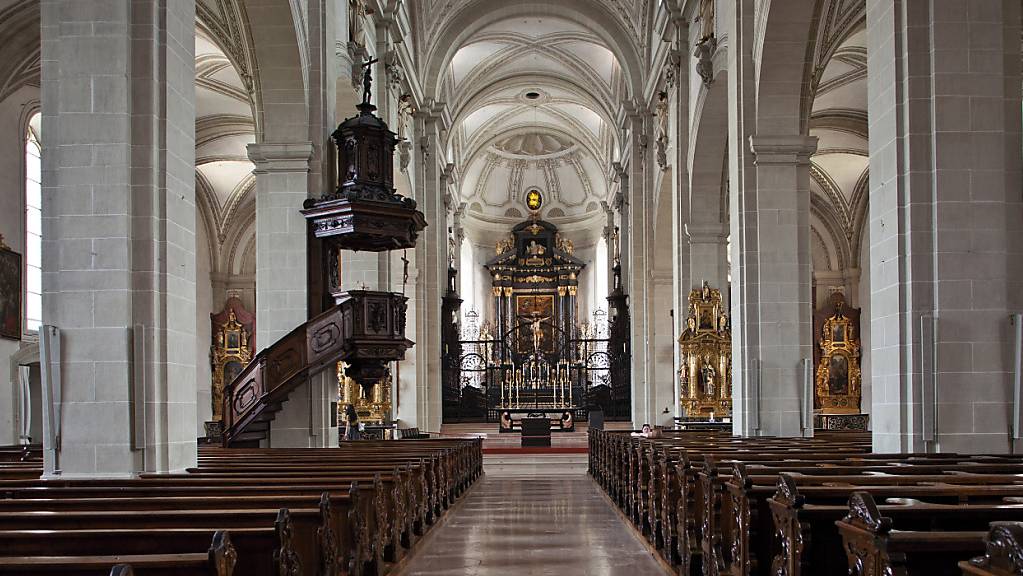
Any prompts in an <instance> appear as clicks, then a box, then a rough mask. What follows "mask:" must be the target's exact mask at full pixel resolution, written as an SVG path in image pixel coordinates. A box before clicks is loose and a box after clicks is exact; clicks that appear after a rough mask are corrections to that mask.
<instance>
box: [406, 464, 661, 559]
mask: <svg viewBox="0 0 1023 576" xmlns="http://www.w3.org/2000/svg"><path fill="white" fill-rule="evenodd" d="M422 544H423V546H420V547H417V550H416V552H415V555H414V557H413V558H411V559H410V561H409V563H408V565H407V566H406V568H405V569H404V570H402V571H401V572H399V573H400V574H402V575H405V576H432V575H441V574H443V575H459V574H465V575H469V574H471V575H473V576H490V575H502V576H507V575H509V574H515V575H516V576H523V575H527V574H550V575H552V576H553V575H557V576H573V575H577V574H578V575H588V576H615V575H626V574H627V575H629V576H646V575H659V574H665V573H666V572H665V571H664V570H663V569H662V568H661V566H660V564H659V563H658V562H657V561H656V560H655V559H654V557H653V556H652V555H651V554H650V553H649V552H647V549H646V548H645V547H644V545H643V544H642V543H641V542H640V541H639V540H638V539H637V538H636V536H635V535H634V534H633V532H631V530H630V529H629V528H628V527H627V526H626V525H625V524H624V523H623V521H622V520H621V518H619V517H618V515H617V514H616V513H615V511H614V510H613V509H612V508H611V506H610V504H609V503H608V502H607V500H605V499H604V497H603V496H602V495H601V493H600V492H599V489H598V487H597V486H596V484H595V483H594V482H593V481H592V480H591V479H590V477H589V476H587V475H585V474H578V473H576V474H564V475H559V476H535V477H523V476H514V477H508V476H494V475H487V476H484V478H483V479H481V480H480V482H479V485H477V486H476V487H474V488H473V489H472V490H471V491H470V493H469V494H468V495H467V496H466V497H465V500H464V501H463V502H460V503H459V504H458V507H457V508H456V509H455V510H454V511H453V512H452V513H451V514H450V516H449V517H448V518H447V519H446V522H445V524H444V525H443V526H441V527H440V528H439V529H438V530H436V531H435V532H434V533H431V534H430V536H429V537H428V540H427V541H426V542H423V543H422Z"/></svg>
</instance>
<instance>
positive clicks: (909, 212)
mask: <svg viewBox="0 0 1023 576" xmlns="http://www.w3.org/2000/svg"><path fill="white" fill-rule="evenodd" d="M867 42H868V50H867V52H868V95H869V99H868V102H869V108H868V111H869V121H870V197H869V198H870V204H869V205H870V225H869V242H870V271H869V278H870V302H869V306H870V311H871V324H870V328H869V329H870V346H871V350H870V354H872V360H871V372H872V374H871V376H872V378H871V383H872V386H873V395H872V396H873V398H872V404H873V417H872V420H873V434H874V449H875V450H878V451H885V452H899V451H922V450H935V451H938V450H940V451H956V452H1002V451H1008V450H1009V449H1010V440H1009V438H1010V436H1009V431H1010V421H1009V420H1010V415H1011V413H1012V411H1011V407H1010V404H1011V402H1012V388H1011V371H1012V369H1013V367H1012V359H1013V356H1012V352H1013V351H1012V346H1013V342H1012V336H1011V335H1012V329H1011V327H1010V322H1009V314H1010V313H1013V312H1019V311H1021V310H1023V284H1021V281H1023V264H1021V263H1023V254H1021V250H1023V223H1021V218H1023V207H1021V204H1020V189H1021V180H1020V164H1021V160H1020V149H1021V141H1020V123H1021V119H1020V3H1019V1H1018V0H992V1H989V2H974V1H969V0H949V1H947V2H942V3H940V5H937V4H934V3H929V2H914V1H912V0H896V1H894V2H892V1H890V0H889V1H884V0H868V2H867Z"/></svg>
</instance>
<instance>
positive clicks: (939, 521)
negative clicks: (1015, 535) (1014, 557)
mask: <svg viewBox="0 0 1023 576" xmlns="http://www.w3.org/2000/svg"><path fill="white" fill-rule="evenodd" d="M902 508H903V510H899V507H892V506H880V507H879V506H878V505H877V504H876V503H875V501H874V498H873V497H872V496H871V495H870V494H869V493H867V492H853V494H852V496H851V497H850V499H849V506H848V514H847V515H846V516H845V518H843V519H842V520H839V521H837V522H836V525H837V526H838V530H839V532H840V533H841V535H842V542H843V548H844V549H845V552H846V556H847V558H848V569H849V573H850V574H900V575H905V576H925V575H926V576H958V575H959V574H960V573H961V572H960V563H959V562H960V559H962V558H964V557H969V556H972V555H974V554H978V553H984V552H985V550H986V545H985V537H986V536H987V535H988V532H987V530H972V529H973V528H979V527H987V526H988V520H999V519H1004V518H1005V517H1006V516H1009V517H1012V516H1015V517H1016V518H1023V514H1021V513H1020V510H1019V509H1018V508H1015V506H1009V507H1001V506H985V505H981V506H969V507H965V508H963V507H956V506H940V505H932V504H923V503H920V504H916V503H912V504H906V505H905V506H903V507H902ZM1006 508H1008V511H1007V510H1005V509H1006ZM910 512H912V514H909V513H910ZM1006 512H1008V513H1006ZM895 514H898V515H897V516H896V515H895ZM910 516H920V518H911V517H910ZM913 520H916V521H917V522H918V523H923V524H928V523H929V524H930V525H931V526H935V525H938V526H939V527H941V528H946V527H947V529H938V530H933V529H932V530H928V529H915V530H914V529H909V530H905V529H901V526H904V525H908V524H912V523H913ZM895 526H900V529H898V530H896V529H894V527H895ZM1010 573H1011V572H1010Z"/></svg>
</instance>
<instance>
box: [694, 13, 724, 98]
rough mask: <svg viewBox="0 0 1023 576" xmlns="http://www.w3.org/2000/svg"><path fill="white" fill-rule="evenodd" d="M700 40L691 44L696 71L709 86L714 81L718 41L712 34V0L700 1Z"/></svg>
mask: <svg viewBox="0 0 1023 576" xmlns="http://www.w3.org/2000/svg"><path fill="white" fill-rule="evenodd" d="M699 18H700V40H699V41H698V42H697V43H696V45H695V46H693V56H694V57H695V58H696V73H697V74H699V75H700V78H701V79H703V83H704V84H706V85H707V86H710V84H711V83H712V82H714V61H713V55H714V49H715V48H717V45H718V41H717V38H716V37H715V36H714V0H702V1H701V2H700V16H699Z"/></svg>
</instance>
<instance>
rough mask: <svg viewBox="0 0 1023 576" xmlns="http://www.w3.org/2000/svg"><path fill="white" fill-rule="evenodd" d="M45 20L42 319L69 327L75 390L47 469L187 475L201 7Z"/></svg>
mask: <svg viewBox="0 0 1023 576" xmlns="http://www.w3.org/2000/svg"><path fill="white" fill-rule="evenodd" d="M41 9H42V84H43V85H42V99H43V102H42V108H43V130H44V132H45V133H46V134H47V137H46V150H45V151H44V154H43V238H44V242H43V322H44V324H46V325H49V326H54V327H56V328H57V329H58V330H59V331H60V342H61V344H60V345H61V356H60V358H59V362H60V377H59V379H58V381H55V382H54V383H53V385H55V386H60V387H61V389H62V390H63V398H62V399H63V403H62V404H61V405H59V406H57V407H55V410H54V411H53V413H54V414H55V415H56V417H58V418H60V421H61V435H60V437H59V438H58V439H57V440H58V441H59V443H54V442H51V438H47V439H46V458H45V473H46V475H47V476H50V475H55V474H58V473H59V474H60V475H61V476H63V477H72V478H77V477H110V476H118V477H126V476H132V475H135V474H137V473H139V472H142V471H150V472H169V471H176V470H182V469H184V468H186V467H188V466H193V465H194V464H195V451H196V445H195V421H196V383H195V379H196V373H195V362H196V348H195V334H196V326H195V321H196V315H195V314H196V313H195V217H196V206H195V172H194V170H195V135H194V130H193V127H194V125H195V86H194V68H195V56H194V46H195V3H194V1H191V0H181V1H175V2H163V3H157V2H142V1H133V0H110V1H108V2H102V3H98V2H79V1H76V0H45V1H43V2H42V4H41ZM131 327H138V328H136V329H134V330H132V328H131ZM136 341H137V342H138V343H139V344H141V348H140V350H144V352H141V353H140V354H133V351H132V350H133V344H134V343H135V342H136ZM133 388H134V392H133ZM47 396H49V395H47ZM48 424H50V425H51V426H52V425H53V424H54V422H48Z"/></svg>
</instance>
